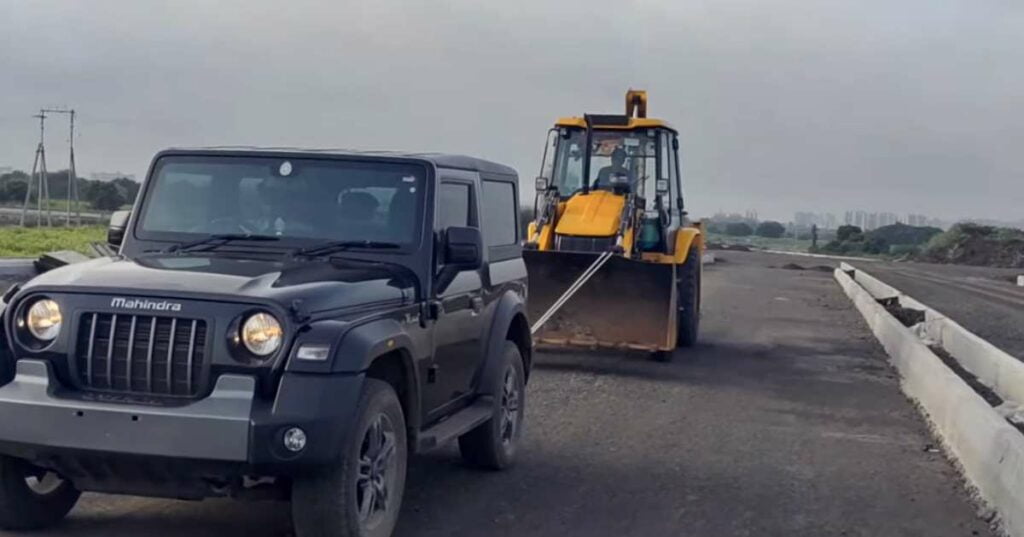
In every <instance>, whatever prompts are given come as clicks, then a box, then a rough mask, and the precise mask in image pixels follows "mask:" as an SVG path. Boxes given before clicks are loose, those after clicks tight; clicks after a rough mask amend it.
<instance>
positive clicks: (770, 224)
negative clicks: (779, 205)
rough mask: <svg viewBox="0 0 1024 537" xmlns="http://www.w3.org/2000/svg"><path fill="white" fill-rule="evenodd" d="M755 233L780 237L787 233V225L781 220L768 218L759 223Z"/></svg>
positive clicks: (771, 237)
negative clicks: (775, 220)
mask: <svg viewBox="0 0 1024 537" xmlns="http://www.w3.org/2000/svg"><path fill="white" fill-rule="evenodd" d="M754 234H756V235H757V236H759V237H768V238H770V239H778V238H780V237H782V236H783V235H785V234H786V226H784V225H782V224H781V223H779V222H774V221H772V220H766V221H764V222H761V223H760V224H758V225H757V229H755V230H754Z"/></svg>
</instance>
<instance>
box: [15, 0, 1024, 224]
mask: <svg viewBox="0 0 1024 537" xmlns="http://www.w3.org/2000/svg"><path fill="white" fill-rule="evenodd" d="M630 86H633V87H637V88H643V89H647V90H648V91H649V93H650V98H651V102H650V113H651V114H652V115H653V116H659V117H663V118H666V119H668V120H669V121H671V122H673V123H674V124H675V125H676V126H677V127H678V128H679V129H680V132H681V136H682V147H683V151H684V181H685V185H684V188H685V190H686V192H687V194H688V199H689V204H690V209H691V212H693V213H695V214H697V215H706V214H710V213H712V212H715V211H717V210H719V209H723V210H735V211H743V210H746V209H754V210H757V211H758V212H759V213H760V214H761V215H762V217H765V216H767V217H772V218H780V219H784V220H788V219H790V218H792V212H793V211H795V210H818V211H821V210H828V211H834V212H837V213H839V212H841V211H843V210H845V209H856V208H863V209H868V210H878V211H893V212H897V213H907V212H920V213H925V214H928V215H931V216H937V217H943V218H947V219H953V218H958V217H962V216H978V217H992V218H1003V219H1019V218H1021V217H1022V216H1024V210H1022V207H1024V2H1021V1H1019V0H963V1H957V0H901V1H899V2H893V1H892V0H870V1H869V0H846V1H828V0H779V1H768V0H741V1H727V0H708V1H705V2H699V1H693V0H688V1H685V2H683V1H677V0H660V1H638V2H628V1H615V2H606V1H603V0H583V1H576V0H558V1H551V0H519V1H516V2H486V1H480V0H466V1H461V0H460V1H440V0H429V1H422V2H419V1H410V2H388V1H377V2H374V1H366V0H361V1H357V2H346V1H331V2H326V1H325V2H298V1H289V2H277V1H273V2H271V1H262V0H261V1H256V0H244V1H238V2H229V1H224V0H218V1H216V2H214V1H194V2H186V1H174V2H155V1H146V0H126V1H116V2H115V1H109V2H103V1H87V2H86V1H81V2H79V1H71V0H66V1H61V2H50V1H41V0H31V1H29V0H24V1H13V0H0V166H3V165H8V166H15V167H17V168H29V167H31V164H32V155H33V151H34V148H35V144H36V124H35V123H33V120H32V118H31V117H30V116H31V115H32V113H33V111H34V110H36V109H38V108H39V107H40V106H53V105H68V106H73V107H75V108H76V109H77V110H78V111H79V112H80V127H81V128H80V136H78V137H77V138H76V152H77V157H78V161H79V172H80V173H88V172H92V171H115V170H120V171H124V172H129V173H135V174H137V176H138V177H140V178H141V177H142V175H143V174H144V172H145V168H146V165H147V163H148V160H149V158H150V157H151V156H152V154H153V153H154V152H155V151H157V150H159V149H161V148H164V147H168V146H175V145H190V146H191V145H206V144H252V145H296V146H316V147H352V148H364V149H410V150H438V151H448V152H462V153H468V154H472V155H475V156H482V157H486V158H490V159H493V160H497V161H500V162H503V163H506V164H510V165H512V166H514V167H516V168H517V169H518V170H519V173H520V177H521V178H522V180H523V183H524V185H529V184H532V182H533V181H532V178H533V177H534V176H535V175H536V174H537V171H538V167H539V160H540V152H541V150H542V146H543V142H544V135H545V131H546V130H547V128H548V127H549V126H550V125H551V123H552V122H553V120H554V119H555V118H556V117H557V116H560V115H574V114H579V113H582V112H606V113H607V112H612V113H619V112H620V110H621V108H622V106H623V105H622V95H623V92H624V91H625V90H626V88H627V87H630ZM48 127H49V128H51V129H50V130H48V132H49V133H52V134H50V135H49V136H48V140H47V148H48V150H49V151H50V156H49V161H50V163H49V165H50V168H51V169H55V168H58V167H63V166H64V160H65V155H64V151H65V148H66V138H67V136H66V133H65V131H64V129H65V128H66V124H64V123H62V122H60V121H52V122H50V123H49V124H48ZM528 188H530V189H531V190H532V187H528ZM839 216H840V217H841V214H840V215H839Z"/></svg>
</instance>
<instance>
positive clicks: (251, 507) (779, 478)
mask: <svg viewBox="0 0 1024 537" xmlns="http://www.w3.org/2000/svg"><path fill="white" fill-rule="evenodd" d="M718 257H719V258H720V259H724V262H721V263H717V264H715V265H714V266H712V267H709V269H708V270H707V272H706V274H705V276H706V280H705V315H704V319H703V343H701V344H700V345H699V346H698V347H697V348H695V349H693V350H689V351H686V352H680V353H678V355H677V357H676V360H675V362H673V363H670V364H660V363H655V362H651V361H648V360H646V359H645V358H643V357H639V356H630V355H614V354H602V355H595V354H554V353H546V354H542V355H540V356H538V357H537V360H536V369H535V374H534V376H533V377H532V379H531V383H530V385H529V399H528V402H527V405H528V406H527V416H528V430H527V433H526V437H525V442H524V445H523V449H522V452H521V455H522V458H521V460H520V464H519V465H518V466H517V467H515V468H514V469H512V470H510V471H508V472H504V473H481V472H477V471H473V470H470V469H467V468H466V467H464V466H463V465H462V464H461V463H460V462H459V458H458V454H457V451H456V450H455V449H454V447H449V448H446V449H443V450H441V451H439V452H435V453H433V454H430V455H427V456H422V457H419V458H417V459H415V460H414V462H413V464H412V465H411V467H410V479H409V489H408V491H407V495H406V499H405V504H404V507H403V514H402V518H401V521H400V524H399V528H398V532H397V534H398V535H399V536H405V537H413V536H456V537H457V536H475V535H497V536H503V535H509V536H513V535H514V536H520V535H522V536H526V535H529V536H531V537H548V536H551V537H564V536H566V535H588V536H594V537H601V536H616V537H618V536H633V535H636V536H645V537H648V536H682V535H692V536H700V535H707V536H715V537H718V536H747V535H757V536H761V535H772V536H774V535H785V536H797V535H799V536H803V535H809V536H810V535H812V536H855V535H863V536H918V535H920V536H929V537H942V536H970V535H991V533H990V532H989V530H988V527H987V525H986V524H985V523H984V522H983V521H981V520H979V519H978V518H976V516H975V509H974V507H973V506H972V505H971V504H970V503H969V501H968V500H967V499H966V495H965V494H964V493H963V492H962V487H961V485H960V483H959V480H958V477H957V475H956V473H955V472H954V470H953V468H952V467H951V465H950V464H949V463H948V462H947V461H946V460H945V459H944V458H943V456H942V455H941V454H940V453H937V452H935V451H934V450H933V449H931V446H932V445H933V444H934V440H933V439H932V438H931V437H930V436H929V433H928V431H927V429H926V427H925V424H924V422H923V421H922V419H921V418H920V417H919V415H918V414H917V413H916V411H915V410H914V408H913V407H912V406H911V404H910V403H909V402H908V401H907V400H905V399H904V398H903V396H902V395H901V393H900V391H899V388H898V385H897V380H896V378H895V375H894V373H893V371H892V370H891V369H890V368H889V366H888V365H887V363H886V360H885V357H884V355H883V353H882V351H881V349H880V348H879V347H878V345H877V344H876V342H875V341H874V339H873V338H872V336H871V335H870V334H869V332H868V330H867V328H866V326H865V325H864V323H863V321H862V320H861V318H860V317H859V315H858V314H857V313H856V312H855V311H854V310H853V308H852V307H851V305H850V304H849V303H848V301H847V299H846V298H845V296H844V295H842V293H841V292H840V291H839V288H838V286H837V285H836V284H835V283H834V282H833V280H832V277H831V274H830V273H828V272H825V271H819V270H787V269H782V268H769V267H779V266H782V265H783V264H785V263H787V262H789V261H792V262H794V263H797V264H801V265H805V266H814V265H818V264H822V263H818V262H817V260H815V262H813V263H808V262H807V259H799V258H794V259H792V260H790V259H787V258H784V257H779V256H774V255H769V254H755V253H741V252H719V253H718ZM288 527H289V519H288V509H287V506H285V505H284V504H281V503H259V504H241V503H233V502H230V501H206V502H203V503H188V502H175V501H166V500H149V499H138V498H123V497H112V496H101V495H87V496H85V497H84V498H83V500H82V502H81V503H80V505H79V506H78V508H76V510H75V511H74V512H73V513H72V515H71V517H70V519H69V520H68V521H67V523H66V524H64V525H63V526H61V527H59V528H56V529H54V530H51V531H47V532H43V533H37V534H36V535H42V536H58V535H59V536H82V537H86V536H88V537H100V536H103V537H119V536H124V537H127V536H132V537H136V536H139V535H146V536H152V537H162V536H178V535H189V536H194V537H203V536H218V537H230V536H246V537H263V536H267V537H269V536H284V535H287V534H288ZM0 535H5V536H6V535H10V534H3V533H0Z"/></svg>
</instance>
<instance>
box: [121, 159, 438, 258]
mask: <svg viewBox="0 0 1024 537" xmlns="http://www.w3.org/2000/svg"><path fill="white" fill-rule="evenodd" d="M425 173H426V170H425V168H424V167H423V166H419V165H416V164H404V163H390V162H374V161H369V162H350V161H343V160H329V159H287V158H265V157H260V158H250V157H205V156H204V157H192V156H187V157H186V156H180V157H179V156H171V157H164V158H161V159H160V161H159V162H158V163H157V167H156V169H155V170H154V173H153V176H152V178H151V179H150V181H151V183H150V185H149V186H148V187H147V196H146V199H145V200H144V203H143V206H142V214H141V218H140V225H139V227H138V232H139V234H140V236H141V237H142V238H146V239H156V240H161V239H163V240H185V239H194V238H197V237H201V236H203V235H210V234H222V233H229V234H236V233H238V234H253V235H270V236H274V237H280V238H281V239H282V240H287V239H299V240H301V239H321V240H331V241H338V240H353V241H356V240H358V241H382V242H389V243H396V244H398V245H400V246H410V245H412V244H414V243H417V242H418V240H419V236H420V233H419V226H417V225H416V223H417V222H419V221H420V214H421V210H422V207H423V203H422V202H421V200H422V196H423V185H424V184H425ZM307 242H309V241H307Z"/></svg>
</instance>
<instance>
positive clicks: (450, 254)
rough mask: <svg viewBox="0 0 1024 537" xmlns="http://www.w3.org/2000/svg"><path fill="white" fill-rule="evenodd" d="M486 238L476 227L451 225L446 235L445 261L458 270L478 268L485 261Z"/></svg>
mask: <svg viewBox="0 0 1024 537" xmlns="http://www.w3.org/2000/svg"><path fill="white" fill-rule="evenodd" d="M483 245H484V240H483V237H482V236H481V235H480V230H479V229H477V228H475V227H450V228H448V229H447V230H446V231H445V237H444V263H445V265H447V266H450V267H452V268H453V269H457V270H476V269H478V268H480V265H482V264H483V262H484V256H483V250H484V246H483Z"/></svg>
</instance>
